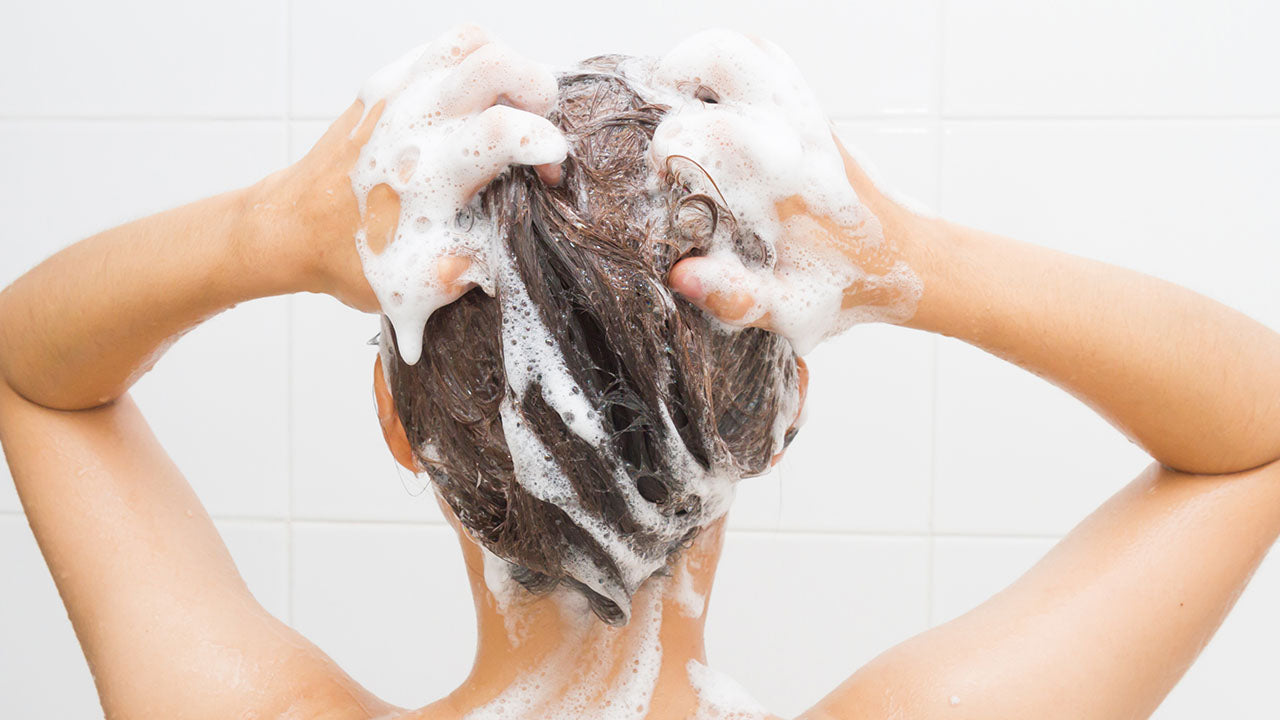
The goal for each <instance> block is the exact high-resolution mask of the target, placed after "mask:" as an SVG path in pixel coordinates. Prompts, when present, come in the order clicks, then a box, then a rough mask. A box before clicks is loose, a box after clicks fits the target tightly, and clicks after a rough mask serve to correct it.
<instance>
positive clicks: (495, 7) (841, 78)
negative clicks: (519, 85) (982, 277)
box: [291, 0, 939, 118]
mask: <svg viewBox="0 0 1280 720" xmlns="http://www.w3.org/2000/svg"><path fill="white" fill-rule="evenodd" d="M938 4H939V3H938V0H906V1H903V2H895V3H877V2H870V1H869V0H857V1H855V2H847V3H829V2H821V1H819V0H802V1H801V2H797V3H792V4H790V5H788V6H786V7H785V8H784V7H782V6H780V5H777V4H776V3H771V2H765V0H746V1H745V2H728V1H727V0H715V1H714V2H709V3H700V4H689V3H685V4H681V5H655V6H649V7H646V8H645V9H644V10H643V11H638V12H637V11H633V9H631V8H626V7H625V6H609V5H601V4H599V3H593V2H588V0H569V2H567V3H563V4H561V5H559V6H557V9H556V11H555V12H554V13H548V12H547V10H546V8H544V7H541V6H537V5H530V4H528V3H522V2H516V1H515V0H499V1H498V2H494V3H488V4H485V5H481V6H436V5H423V4H420V3H414V2H409V1H408V0H377V2H370V3H361V4H359V5H351V4H346V3H341V2H337V1H336V0H324V1H323V2H320V1H317V2H307V3H301V4H297V5H295V6H294V7H293V18H292V28H293V30H292V32H293V43H294V45H293V47H294V53H293V62H292V68H293V78H292V87H293V97H292V104H291V108H292V111H293V113H294V115H295V116H300V117H308V118H309V117H330V116H333V115H335V114H336V113H338V112H340V111H341V110H342V108H344V107H346V105H347V104H348V103H350V102H351V100H352V99H353V98H354V97H355V96H356V93H357V91H358V90H359V87H360V84H361V83H362V82H363V81H364V79H365V78H366V77H368V76H369V75H371V74H372V73H373V72H374V71H376V70H377V69H378V68H379V67H382V66H383V65H385V64H387V63H389V62H391V61H392V60H394V59H395V58H397V57H398V56H400V55H401V54H402V53H404V52H406V51H408V50H409V49H410V48H413V47H416V46H418V45H420V44H422V43H425V42H427V41H428V40H430V39H431V38H433V37H435V36H436V35H438V34H440V33H442V32H444V31H445V30H447V29H448V28H450V27H452V26H454V25H456V24H458V23H460V22H464V21H470V22H477V23H479V24H480V25H482V26H485V27H487V28H489V29H490V30H491V31H492V32H493V33H495V34H496V35H497V36H498V37H500V38H503V39H505V40H506V41H507V42H509V43H511V44H512V45H513V46H515V47H516V48H517V49H518V50H521V51H523V52H525V53H528V54H530V55H535V54H536V55H537V57H538V59H539V60H541V61H543V62H549V63H553V64H558V65H564V64H567V63H570V62H574V61H577V60H580V59H583V58H587V57H590V56H592V55H598V54H603V53H630V54H647V55H656V54H660V53H662V52H665V51H666V50H667V49H668V48H669V47H671V46H672V45H674V44H675V42H677V41H678V40H679V39H680V38H683V37H685V36H686V35H689V34H692V33H693V32H696V31H697V30H700V29H703V28H705V27H713V26H722V25H726V24H728V25H731V26H732V27H734V28H735V29H737V30H741V31H743V32H751V33H758V34H762V35H765V36H767V37H770V38H771V39H773V40H774V41H776V42H777V43H778V44H780V45H781V46H782V47H783V48H784V49H786V50H787V51H788V52H789V53H791V54H792V55H793V56H794V58H795V60H796V62H797V64H798V65H799V66H800V68H801V70H802V71H803V72H804V73H805V74H806V76H807V77H808V80H809V82H810V84H811V85H812V86H813V87H814V88H815V91H816V92H817V93H818V94H819V97H820V99H821V100H822V101H823V104H824V107H825V108H826V109H827V111H828V112H829V113H831V115H832V116H833V117H849V116H854V115H881V114H904V113H905V114H923V113H927V112H930V111H932V109H933V107H934V102H933V101H934V98H935V96H936V93H937V84H936V83H937V65H938V62H937V57H938V56H937V52H938V35H937V28H938V21H937V18H938Z"/></svg>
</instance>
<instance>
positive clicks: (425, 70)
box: [249, 25, 563, 312]
mask: <svg viewBox="0 0 1280 720" xmlns="http://www.w3.org/2000/svg"><path fill="white" fill-rule="evenodd" d="M406 71H408V72H406ZM397 77H401V78H405V79H406V81H407V83H408V85H410V86H412V85H413V83H415V82H423V81H426V82H431V83H437V84H439V85H440V86H441V87H443V88H444V89H443V90H442V91H441V92H439V93H438V94H437V96H436V97H437V98H438V100H439V102H438V104H437V105H436V106H432V107H414V108H412V112H413V113H414V114H416V115H433V114H434V116H435V117H437V118H439V121H438V122H437V123H436V124H435V126H434V128H433V127H425V126H424V127H421V128H418V129H416V130H415V131H414V132H415V133H416V134H417V135H418V136H419V137H421V138H422V139H423V140H424V143H426V142H435V144H436V146H437V147H438V148H440V150H441V152H444V151H446V150H448V151H452V152H453V154H455V155H456V154H458V153H459V152H461V146H462V145H463V144H464V143H468V142H470V143H472V144H476V142H477V141H478V140H479V141H487V145H488V154H487V156H485V157H482V158H481V160H483V161H484V162H478V163H472V164H470V165H468V166H465V167H464V166H460V165H458V164H457V163H451V162H443V161H441V160H444V159H443V158H436V157H432V156H428V155H425V154H424V155H423V156H422V157H421V159H420V160H419V163H418V164H419V165H420V167H419V168H417V172H418V173H421V174H422V175H423V177H425V178H427V180H428V182H435V183H437V184H438V185H440V186H441V188H442V189H441V193H442V194H443V193H449V194H451V200H452V205H451V207H453V208H454V209H453V210H452V212H454V213H456V212H457V211H458V210H461V208H462V207H464V206H465V205H466V203H467V202H468V201H469V200H470V199H471V197H472V196H473V195H474V194H475V193H476V192H477V191H478V190H479V189H480V188H482V187H484V186H485V185H486V184H488V182H489V181H490V180H491V179H493V177H494V176H496V175H497V174H499V173H501V172H502V171H503V170H505V169H506V168H507V167H509V166H510V165H512V164H534V163H542V164H539V165H537V170H538V174H539V175H540V176H541V177H542V178H543V180H544V181H546V182H548V183H550V184H555V183H556V182H558V181H559V175H560V165H559V163H560V161H561V160H563V152H560V153H559V157H558V158H556V157H554V156H555V155H557V153H556V152H555V151H554V146H555V144H556V141H557V140H559V139H560V133H559V131H558V130H557V129H556V128H555V127H554V126H552V125H551V124H550V123H549V122H548V121H547V120H546V119H545V118H543V117H541V116H542V115H543V114H545V113H547V112H549V111H550V110H551V109H552V108H553V107H554V104H555V98H556V81H555V78H554V76H553V75H552V74H551V72H550V71H549V70H548V69H546V68H545V67H543V66H541V65H538V64H535V63H532V62H530V61H528V60H526V59H524V58H522V57H520V56H519V55H517V54H516V53H514V52H513V51H512V50H510V49H509V48H508V47H506V46H505V45H502V44H501V43H498V42H495V41H493V40H492V38H491V37H490V36H489V35H488V33H486V32H485V31H484V30H482V29H480V28H478V27H475V26H470V25H465V26H461V27H459V28H456V29H454V30H452V31H450V32H448V33H445V34H444V35H442V36H440V37H439V38H437V39H436V40H434V41H433V42H431V43H429V44H428V45H426V46H423V47H422V48H418V49H416V50H414V51H413V52H412V53H410V54H409V55H406V56H405V57H404V58H402V59H401V60H400V61H398V62H397V63H393V64H392V65H391V66H388V67H387V68H385V69H384V70H382V71H380V72H379V73H378V74H376V75H375V76H374V77H373V78H371V80H370V83H369V85H367V86H366V88H369V87H373V88H374V89H375V94H376V95H378V96H379V97H373V98H371V99H370V102H371V104H372V107H366V105H365V98H362V99H361V100H357V101H356V102H355V103H353V104H352V105H351V106H350V107H349V108H347V110H346V111H345V112H344V113H343V114H342V115H341V117H339V118H338V119H337V120H336V121H335V122H334V123H333V124H332V125H331V126H330V127H329V129H328V131H326V132H325V134H324V136H323V137H321V138H320V140H319V141H317V142H316V144H315V146H313V147H312V149H311V150H310V151H309V152H308V153H307V155H306V156H305V157H303V158H302V159H301V160H299V161H298V162H296V163H294V164H293V165H291V166H290V167H288V168H286V169H284V170H282V171H280V172H278V173H275V174H273V175H271V176H270V177H268V178H266V179H265V180H263V181H262V182H261V183H259V184H258V185H257V186H255V187H254V188H253V189H252V192H251V201H250V207H249V212H250V214H251V215H252V216H253V222H252V226H253V227H254V228H256V234H257V235H258V236H259V237H258V238H257V239H255V241H254V242H255V243H259V242H266V243H268V247H266V248H261V246H260V245H258V246H255V247H258V248H260V249H261V250H262V251H263V255H264V257H266V258H272V259H274V260H276V261H277V262H278V263H279V265H280V267H281V272H283V273H287V274H289V275H290V276H291V277H290V280H289V281H288V285H287V289H288V290H289V291H298V290H302V291H310V292H319V293H325V294H328V295H332V296H334V297H336V298H337V299H338V300H341V301H342V302H343V303H345V304H347V305H349V306H351V307H354V308H356V309H359V310H362V311H365V312H378V311H379V310H380V309H381V308H380V303H379V301H378V298H377V297H376V295H375V293H374V291H373V289H372V288H371V287H370V285H369V281H368V280H367V279H366V276H365V271H364V268H363V266H362V262H361V257H360V254H359V252H358V251H357V243H356V236H357V233H359V232H361V231H363V232H364V237H366V238H367V242H368V247H369V250H370V251H372V252H373V253H375V254H377V253H381V252H382V251H383V250H384V249H385V248H386V247H387V245H388V244H389V243H390V242H392V239H393V238H394V237H395V234H396V229H397V226H398V224H399V220H400V206H401V202H400V195H399V194H398V192H397V191H396V190H395V189H393V188H392V187H390V186H389V185H387V184H379V185H377V186H376V187H373V188H372V189H370V190H369V192H368V196H367V198H366V201H365V208H364V213H363V215H362V214H361V211H360V208H359V204H358V202H357V197H356V194H355V191H354V189H353V184H352V175H353V171H354V170H355V166H356V163H357V161H358V160H359V159H360V158H361V151H362V150H363V149H364V147H365V145H366V143H367V142H368V141H369V139H370V137H371V136H373V134H374V132H375V130H377V128H378V127H379V123H380V122H381V121H383V120H387V121H388V122H390V121H392V120H394V119H389V118H387V116H386V115H385V113H386V110H387V106H388V103H392V104H394V102H395V99H396V97H397V96H398V95H399V94H400V93H401V92H403V91H404V90H405V89H406V87H405V85H404V84H403V83H402V84H401V85H399V86H397V85H396V82H395V81H396V79H397ZM379 86H381V87H379ZM362 95H363V96H366V98H367V96H368V95H370V92H369V91H368V89H366V91H365V92H364V93H362ZM401 114H402V115H403V114H405V113H404V112H402V113H401ZM448 121H463V122H462V124H461V125H460V126H459V125H456V124H455V125H454V130H453V132H452V133H451V134H450V133H448V132H446V131H442V130H440V126H441V125H446V124H448ZM384 124H385V123H384ZM437 136H444V137H443V139H442V138H440V137H437ZM527 138H532V139H533V140H534V141H535V142H533V143H529V142H523V143H522V142H521V141H522V140H526V139H527ZM454 145H457V146H458V147H454ZM548 145H550V146H551V148H552V151H551V152H550V154H548V150H547V148H548ZM433 161H436V162H433ZM432 220H433V221H436V222H448V221H451V220H452V217H440V218H432ZM433 260H434V274H435V277H424V278H423V279H422V282H424V283H427V284H433V285H439V286H442V287H445V288H447V289H448V291H449V294H450V295H451V298H456V297H458V296H460V295H461V294H462V293H463V292H465V291H466V290H467V289H469V288H470V287H471V284H470V283H467V282H460V277H461V276H462V275H463V273H464V272H465V271H466V270H467V269H468V267H469V266H470V264H471V259H470V258H468V257H459V256H452V255H441V256H440V257H438V258H434V259H433Z"/></svg>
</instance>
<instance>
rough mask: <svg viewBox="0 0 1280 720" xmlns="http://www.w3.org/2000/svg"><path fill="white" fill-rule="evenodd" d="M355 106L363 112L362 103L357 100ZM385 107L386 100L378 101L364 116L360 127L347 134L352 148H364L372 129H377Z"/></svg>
mask: <svg viewBox="0 0 1280 720" xmlns="http://www.w3.org/2000/svg"><path fill="white" fill-rule="evenodd" d="M356 105H358V106H359V107H360V111H361V112H364V101H362V100H357V101H356ZM386 107H387V101H386V100H379V101H378V102H376V103H374V105H373V107H371V108H369V112H368V113H367V114H365V115H364V120H363V121H361V122H360V126H359V127H357V128H355V129H354V130H352V131H351V132H350V133H348V136H349V137H350V138H351V141H352V142H353V143H354V147H356V148H360V147H364V144H365V143H367V142H369V137H370V136H371V135H373V130H374V128H376V127H378V118H380V117H382V111H383V110H385V109H386ZM348 112H349V111H348Z"/></svg>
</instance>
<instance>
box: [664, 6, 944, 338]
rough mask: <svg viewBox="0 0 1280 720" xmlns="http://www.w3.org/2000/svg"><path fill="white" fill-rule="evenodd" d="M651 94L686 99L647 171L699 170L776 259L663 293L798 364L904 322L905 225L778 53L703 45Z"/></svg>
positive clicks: (908, 309)
mask: <svg viewBox="0 0 1280 720" xmlns="http://www.w3.org/2000/svg"><path fill="white" fill-rule="evenodd" d="M654 84H655V85H657V86H658V87H660V88H664V89H666V90H668V91H669V92H673V93H674V94H676V95H680V96H683V98H682V100H678V101H676V102H674V103H673V111H672V112H671V114H670V115H669V116H668V118H667V119H666V120H664V121H663V122H662V124H660V125H659V127H658V129H657V131H656V132H655V134H654V142H653V154H654V160H655V162H656V163H657V164H658V166H659V167H660V168H665V169H668V170H669V169H670V168H671V166H672V163H673V161H676V162H677V163H678V162H679V161H678V160H677V159H680V158H683V159H684V160H688V161H692V162H693V163H694V164H696V165H697V166H699V167H700V168H701V169H702V170H704V171H705V172H706V173H707V174H708V175H710V176H711V178H713V181H714V186H713V187H712V188H709V189H706V192H707V193H708V194H712V193H718V194H719V195H720V196H721V197H722V198H723V199H724V201H725V202H726V204H727V205H728V207H729V210H730V211H731V212H732V213H733V214H734V216H735V219H736V220H737V221H738V223H739V224H741V225H744V226H745V227H744V228H741V230H745V231H746V233H748V234H750V233H755V234H757V235H759V236H760V237H761V239H762V240H764V241H765V242H766V243H767V244H770V245H771V246H772V253H771V257H767V259H766V261H765V262H763V263H759V262H753V261H750V260H744V259H743V257H742V256H741V255H740V254H738V253H737V252H735V251H734V249H733V248H731V247H725V248H714V247H713V248H711V249H710V251H709V252H707V254H706V255H704V256H697V257H690V258H686V259H684V260H682V261H681V262H679V263H677V264H676V266H675V267H674V268H673V269H672V271H671V273H670V276H669V278H668V282H669V283H670V285H671V287H672V288H673V289H675V290H676V291H677V292H679V293H681V294H682V295H684V296H685V297H687V298H688V299H690V300H691V301H693V302H694V303H696V304H698V305H699V306H701V307H702V308H703V309H705V310H707V311H709V312H710V313H712V314H713V315H715V316H716V317H717V318H719V319H720V320H722V321H723V322H726V323H728V324H731V325H738V326H755V327H762V328H765V329H767V330H770V331H773V332H777V333H779V334H781V335H784V336H786V337H788V338H789V339H790V340H791V341H792V343H793V344H794V345H795V346H796V348H797V350H798V351H799V352H806V351H807V350H808V349H809V348H811V347H812V346H813V345H814V344H816V343H817V342H818V341H820V340H822V339H823V338H825V337H829V336H831V335H834V334H836V333H838V332H840V331H842V330H844V329H845V328H847V327H848V326H849V325H852V324H854V323H859V322H869V321H889V322H902V321H904V320H906V319H908V318H909V317H910V316H911V314H912V313H913V311H914V308H915V304H916V302H917V301H918V299H919V296H920V292H921V288H920V284H919V280H918V278H917V277H916V275H915V273H913V272H912V269H911V268H910V267H908V265H907V263H906V261H905V256H904V253H903V251H902V249H901V247H900V244H899V239H900V238H899V237H898V235H899V233H898V231H899V230H901V225H902V223H903V222H904V220H907V219H909V218H912V217H913V216H911V214H910V213H907V212H905V211H903V210H902V209H901V208H900V207H897V206H896V205H894V204H893V203H891V202H889V201H887V200H886V199H885V198H884V197H883V196H882V195H881V194H880V193H879V192H877V191H876V190H875V188H874V187H873V186H871V184H870V183H869V182H867V181H866V176H865V175H864V174H863V173H862V172H861V171H860V170H858V169H857V166H856V164H854V163H853V161H852V159H851V158H850V157H849V155H848V153H846V152H845V150H844V148H843V147H841V146H840V144H839V141H838V140H836V138H835V136H834V135H833V134H832V132H831V128H830V123H829V122H828V121H827V118H826V116H825V114H824V113H823V112H822V110H821V108H820V107H819V106H818V103H817V100H816V98H815V97H814V95H813V93H812V92H811V91H810V90H809V88H808V87H807V85H806V84H805V82H804V79H803V78H802V77H801V76H800V73H799V71H798V69H797V68H796V67H795V65H794V64H793V63H792V62H791V60H790V58H788V57H787V56H786V54H785V53H783V52H782V50H780V49H779V48H778V47H777V46H775V45H773V44H772V43H769V42H768V41H765V40H760V39H756V38H748V37H746V36H744V35H740V34H738V33H734V32H728V31H709V32H705V33H700V34H698V35H695V36H693V37H691V38H689V39H688V40H686V41H685V42H683V43H681V44H680V45H679V46H677V47H676V48H675V49H673V50H672V51H671V52H669V53H668V54H667V55H665V56H664V57H663V58H662V59H661V60H660V61H659V63H658V65H657V68H656V70H655V72H654ZM684 179H685V178H684V177H681V180H684ZM695 179H696V178H695ZM855 182H857V183H859V184H860V185H861V186H860V187H858V190H857V192H855V190H854V183H855ZM873 210H874V211H873ZM882 215H891V216H892V217H882ZM887 229H888V230H891V231H892V234H891V233H890V232H886V230H887ZM767 255H768V254H767Z"/></svg>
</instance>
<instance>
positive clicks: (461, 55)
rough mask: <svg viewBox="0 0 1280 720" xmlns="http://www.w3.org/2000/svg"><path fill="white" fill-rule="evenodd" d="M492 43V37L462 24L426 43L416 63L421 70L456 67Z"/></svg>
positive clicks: (478, 27)
mask: <svg viewBox="0 0 1280 720" xmlns="http://www.w3.org/2000/svg"><path fill="white" fill-rule="evenodd" d="M491 42H493V36H492V35H490V34H489V32H488V31H487V30H485V29H484V28H482V27H480V26H479V25H476V24H475V23H463V24H461V25H458V26H456V27H454V28H452V29H451V30H449V31H448V32H446V33H443V34H441V35H439V36H438V37H436V39H434V40H432V41H431V42H429V43H427V46H426V47H425V48H423V50H422V54H421V55H420V56H419V59H418V61H417V63H416V65H417V67H418V68H421V69H440V68H447V67H453V66H455V65H458V64H459V63H461V62H462V61H463V60H466V59H467V57H468V56H470V55H471V54H472V53H474V52H475V51H476V50H479V49H480V48H482V47H484V46H485V45H488V44H489V43H491Z"/></svg>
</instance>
